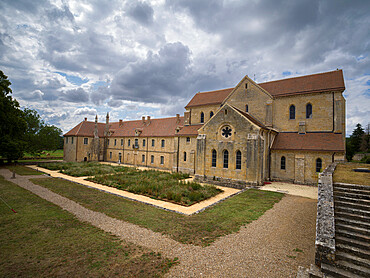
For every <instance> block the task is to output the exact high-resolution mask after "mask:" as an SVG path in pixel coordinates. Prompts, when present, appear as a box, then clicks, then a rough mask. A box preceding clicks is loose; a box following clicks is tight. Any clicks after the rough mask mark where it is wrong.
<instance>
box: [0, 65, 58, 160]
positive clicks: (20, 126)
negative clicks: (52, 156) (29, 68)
mask: <svg viewBox="0 0 370 278" xmlns="http://www.w3.org/2000/svg"><path fill="white" fill-rule="evenodd" d="M10 85H11V83H10V81H9V80H8V77H7V76H6V75H4V73H3V72H2V71H0V90H1V91H0V156H1V157H4V158H6V159H7V160H8V161H12V160H17V159H19V158H20V157H22V156H23V153H24V152H28V153H31V154H40V153H41V151H43V150H56V149H58V148H59V147H60V141H61V139H60V138H61V133H62V131H61V130H60V129H59V128H57V127H55V126H50V125H46V124H45V123H44V122H43V121H42V119H41V117H40V115H39V114H38V113H37V111H36V110H32V109H28V108H25V109H24V110H23V111H22V110H21V109H20V108H19V103H18V102H17V101H16V100H15V99H13V98H12V96H11V95H10V94H11V93H12V90H11V89H10Z"/></svg>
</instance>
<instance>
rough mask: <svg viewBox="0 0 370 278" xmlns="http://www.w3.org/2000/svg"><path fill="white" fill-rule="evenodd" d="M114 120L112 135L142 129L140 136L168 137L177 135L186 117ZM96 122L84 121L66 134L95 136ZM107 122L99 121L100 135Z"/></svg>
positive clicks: (111, 125) (122, 134) (126, 134)
mask: <svg viewBox="0 0 370 278" xmlns="http://www.w3.org/2000/svg"><path fill="white" fill-rule="evenodd" d="M147 123H148V120H145V122H143V120H137V121H125V122H123V121H122V122H121V123H120V122H112V123H110V124H109V132H110V133H111V136H110V137H124V136H135V131H136V130H140V131H141V132H140V134H139V135H138V136H139V137H146V136H147V137H154V136H157V137H168V136H175V135H176V128H177V127H180V126H183V125H184V117H179V118H177V117H171V118H162V119H150V124H147ZM94 129H95V122H88V121H83V122H81V123H79V124H78V125H77V126H75V127H74V128H72V129H71V130H70V131H68V132H67V133H66V134H64V136H89V137H92V136H94ZM104 130H105V124H104V123H98V135H99V137H103V136H104Z"/></svg>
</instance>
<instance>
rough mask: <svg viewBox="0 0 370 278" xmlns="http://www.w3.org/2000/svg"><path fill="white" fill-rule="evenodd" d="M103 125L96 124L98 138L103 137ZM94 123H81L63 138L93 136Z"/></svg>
mask: <svg viewBox="0 0 370 278" xmlns="http://www.w3.org/2000/svg"><path fill="white" fill-rule="evenodd" d="M104 128H105V124H103V123H98V136H99V137H103V136H104ZM94 130H95V122H88V121H82V122H80V123H79V124H78V125H76V126H75V127H74V128H72V129H71V130H70V131H68V132H67V133H66V134H64V135H63V136H90V137H91V136H94Z"/></svg>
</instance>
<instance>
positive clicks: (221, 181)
mask: <svg viewBox="0 0 370 278" xmlns="http://www.w3.org/2000/svg"><path fill="white" fill-rule="evenodd" d="M194 180H195V181H197V182H206V183H210V184H214V185H220V186H226V187H230V188H235V189H245V188H246V187H247V183H246V182H245V181H241V180H234V179H228V178H221V177H209V176H202V175H195V177H194Z"/></svg>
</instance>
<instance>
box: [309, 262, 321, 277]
mask: <svg viewBox="0 0 370 278" xmlns="http://www.w3.org/2000/svg"><path fill="white" fill-rule="evenodd" d="M308 273H309V277H310V278H323V273H322V272H321V270H320V268H319V267H317V266H316V265H314V264H311V266H310V269H309V270H308Z"/></svg>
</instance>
